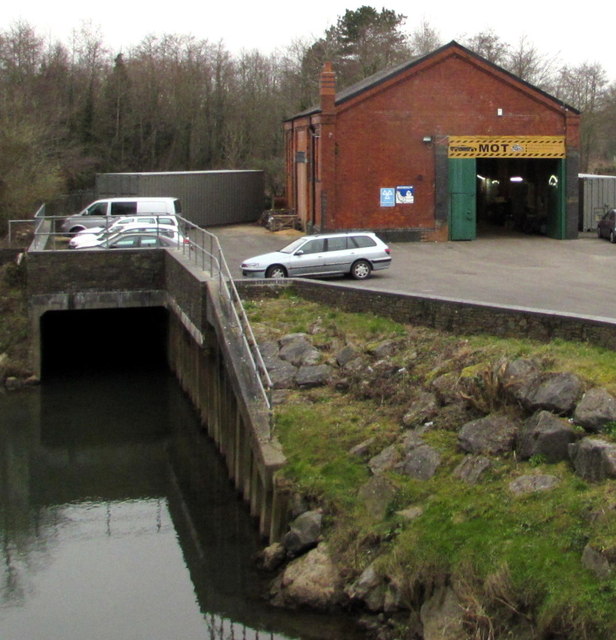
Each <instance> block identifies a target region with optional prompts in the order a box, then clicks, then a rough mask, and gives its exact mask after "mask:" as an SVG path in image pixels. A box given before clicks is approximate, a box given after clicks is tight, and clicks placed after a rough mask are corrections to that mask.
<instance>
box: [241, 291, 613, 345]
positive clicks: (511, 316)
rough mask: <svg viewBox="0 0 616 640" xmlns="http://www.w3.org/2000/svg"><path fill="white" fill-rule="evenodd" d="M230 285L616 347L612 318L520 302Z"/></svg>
mask: <svg viewBox="0 0 616 640" xmlns="http://www.w3.org/2000/svg"><path fill="white" fill-rule="evenodd" d="M236 285H237V288H238V291H239V293H240V295H241V296H242V297H243V298H246V299H250V298H258V297H262V296H268V295H269V296H272V295H278V294H279V293H280V291H281V290H282V289H284V288H292V289H293V291H294V293H296V294H297V295H299V296H300V297H302V298H304V299H305V300H310V301H313V302H319V303H322V304H327V305H331V306H332V307H335V308H336V309H341V310H343V311H350V312H368V313H375V314H376V315H380V316H384V317H388V318H392V319H393V320H396V321H398V322H403V323H412V324H418V325H421V326H427V327H433V328H435V329H441V330H443V331H450V332H452V333H457V334H471V335H473V334H478V333H485V334H489V335H494V336H499V337H511V338H530V339H532V340H541V341H548V340H553V339H555V338H561V339H563V340H571V341H578V342H588V343H590V344H593V345H596V346H600V347H605V348H607V349H613V350H616V322H610V321H607V320H599V319H595V318H593V317H591V316H581V315H575V314H569V315H566V314H559V315H555V314H550V313H540V312H537V311H533V310H530V309H523V308H521V307H509V308H507V307H493V306H490V305H487V304H486V305H482V304H477V303H469V302H465V301H463V300H455V299H448V298H437V297H428V296H424V297H422V296H413V295H409V294H397V293H388V292H378V291H367V290H365V289H357V288H353V287H347V286H345V285H343V284H337V283H334V282H327V283H326V282H319V281H317V280H308V279H290V280H285V281H283V282H282V283H279V284H272V283H271V281H265V280H242V281H238V282H237V283H236Z"/></svg>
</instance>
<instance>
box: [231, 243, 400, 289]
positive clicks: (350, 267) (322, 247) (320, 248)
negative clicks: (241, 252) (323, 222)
mask: <svg viewBox="0 0 616 640" xmlns="http://www.w3.org/2000/svg"><path fill="white" fill-rule="evenodd" d="M390 264H391V252H390V249H389V247H388V246H387V245H386V244H385V243H384V242H383V241H382V240H380V239H379V238H378V237H377V236H376V235H375V234H374V233H371V232H369V231H350V232H348V233H323V234H319V235H312V236H303V237H302V238H298V239H297V240H295V241H293V242H292V243H291V244H289V245H287V246H286V247H283V248H282V249H280V250H279V251H273V252H272V253H265V254H263V255H260V256H255V257H254V258H248V259H247V260H244V262H242V274H243V275H244V276H246V277H249V278H287V277H289V278H293V277H297V276H332V275H343V274H349V275H351V276H352V277H353V278H355V279H356V280H364V279H365V278H368V277H369V276H370V274H371V273H372V271H378V270H380V269H387V268H388V267H389V265H390Z"/></svg>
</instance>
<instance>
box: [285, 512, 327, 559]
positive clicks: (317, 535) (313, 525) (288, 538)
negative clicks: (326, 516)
mask: <svg viewBox="0 0 616 640" xmlns="http://www.w3.org/2000/svg"><path fill="white" fill-rule="evenodd" d="M322 523H323V514H322V513H321V511H306V512H305V513H302V514H301V515H299V516H298V517H297V518H295V520H293V522H292V523H291V525H290V527H289V531H288V532H287V533H286V534H285V536H284V537H283V539H282V545H283V546H284V548H285V550H286V552H287V554H289V555H290V556H297V555H300V554H301V553H304V552H305V551H307V550H308V549H312V548H313V547H315V546H316V545H317V543H318V542H319V540H320V539H321V526H322Z"/></svg>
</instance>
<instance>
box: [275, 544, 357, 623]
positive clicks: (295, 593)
mask: <svg viewBox="0 0 616 640" xmlns="http://www.w3.org/2000/svg"><path fill="white" fill-rule="evenodd" d="M270 595H271V602H272V604H274V605H275V606H280V607H286V608H298V607H310V608H311V609H316V610H319V611H331V610H333V609H334V608H336V607H338V606H340V605H342V604H343V603H344V602H345V600H346V596H345V593H344V580H343V578H342V575H341V573H340V571H339V569H338V567H337V566H336V564H335V563H334V561H333V560H332V558H331V556H330V554H329V551H328V548H327V545H326V544H325V543H321V544H319V546H318V547H317V548H316V549H312V550H311V551H309V552H308V553H306V554H305V555H303V556H301V557H300V558H297V559H296V560H293V561H292V562H290V563H289V564H288V565H287V566H286V568H285V569H284V571H283V572H282V573H281V575H280V576H279V577H278V578H277V579H276V580H275V582H274V583H273V584H272V588H271V591H270Z"/></svg>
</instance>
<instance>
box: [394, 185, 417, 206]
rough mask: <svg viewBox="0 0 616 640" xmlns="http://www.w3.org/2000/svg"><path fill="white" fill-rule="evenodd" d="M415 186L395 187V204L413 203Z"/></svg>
mask: <svg viewBox="0 0 616 640" xmlns="http://www.w3.org/2000/svg"><path fill="white" fill-rule="evenodd" d="M413 202H415V187H408V186H407V187H396V204H413Z"/></svg>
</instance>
